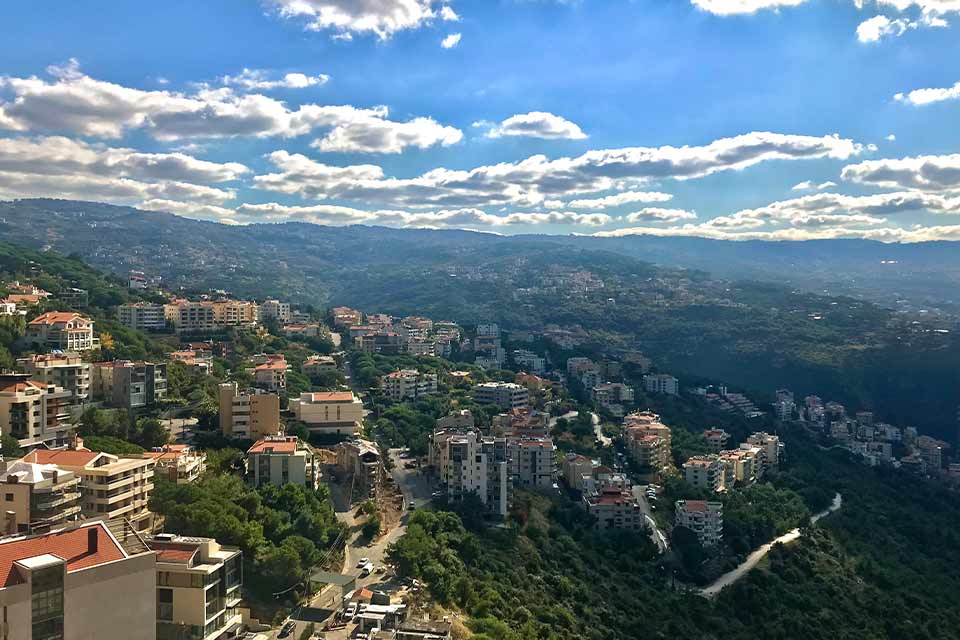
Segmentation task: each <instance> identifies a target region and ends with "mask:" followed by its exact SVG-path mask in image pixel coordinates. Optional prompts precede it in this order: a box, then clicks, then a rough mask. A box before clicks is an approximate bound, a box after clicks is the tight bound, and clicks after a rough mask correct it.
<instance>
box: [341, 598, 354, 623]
mask: <svg viewBox="0 0 960 640" xmlns="http://www.w3.org/2000/svg"><path fill="white" fill-rule="evenodd" d="M355 615H357V605H356V604H355V603H353V602H351V603H350V604H348V605H347V608H346V609H344V611H343V619H344V620H353V616H355Z"/></svg>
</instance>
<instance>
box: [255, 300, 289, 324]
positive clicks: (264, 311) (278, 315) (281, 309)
mask: <svg viewBox="0 0 960 640" xmlns="http://www.w3.org/2000/svg"><path fill="white" fill-rule="evenodd" d="M260 317H261V318H262V319H264V320H266V319H268V318H269V319H273V320H276V321H277V322H279V323H280V324H287V323H288V322H290V303H289V302H280V301H279V300H264V301H263V302H261V303H260Z"/></svg>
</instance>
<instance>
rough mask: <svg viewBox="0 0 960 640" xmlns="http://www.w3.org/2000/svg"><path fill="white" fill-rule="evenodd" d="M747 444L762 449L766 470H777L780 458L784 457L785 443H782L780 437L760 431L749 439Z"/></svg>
mask: <svg viewBox="0 0 960 640" xmlns="http://www.w3.org/2000/svg"><path fill="white" fill-rule="evenodd" d="M747 444H750V445H753V446H755V447H760V449H761V450H762V452H763V464H764V467H765V468H766V469H776V468H777V467H779V466H780V457H781V456H782V455H783V443H782V442H780V438H779V437H778V436H774V435H770V434H769V433H765V432H763V431H759V432H757V433H754V434H753V435H751V436H750V437H748V438H747Z"/></svg>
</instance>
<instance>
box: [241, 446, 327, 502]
mask: <svg viewBox="0 0 960 640" xmlns="http://www.w3.org/2000/svg"><path fill="white" fill-rule="evenodd" d="M319 478H320V463H319V461H318V460H316V459H315V457H314V454H313V450H312V449H311V448H310V447H309V446H308V445H307V444H306V443H304V442H301V441H300V439H299V438H297V437H296V436H268V437H266V438H261V439H260V440H258V441H257V442H255V443H254V444H253V446H252V447H250V448H249V449H248V450H247V479H248V480H249V481H250V482H251V483H253V485H254V486H255V487H259V486H260V485H263V484H267V483H270V484H275V485H277V486H278V487H282V486H283V485H286V484H299V485H301V486H304V487H307V488H308V489H315V488H316V487H317V482H318V480H319Z"/></svg>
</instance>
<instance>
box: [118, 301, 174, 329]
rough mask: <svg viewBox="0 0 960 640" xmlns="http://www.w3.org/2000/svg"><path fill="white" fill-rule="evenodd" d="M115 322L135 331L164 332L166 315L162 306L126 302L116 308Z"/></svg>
mask: <svg viewBox="0 0 960 640" xmlns="http://www.w3.org/2000/svg"><path fill="white" fill-rule="evenodd" d="M117 320H119V321H120V324H123V325H126V326H128V327H130V328H131V329H135V330H136V331H164V330H166V328H167V314H166V311H165V307H164V305H162V304H154V303H152V302H128V303H127V304H121V305H120V306H118V307H117Z"/></svg>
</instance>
